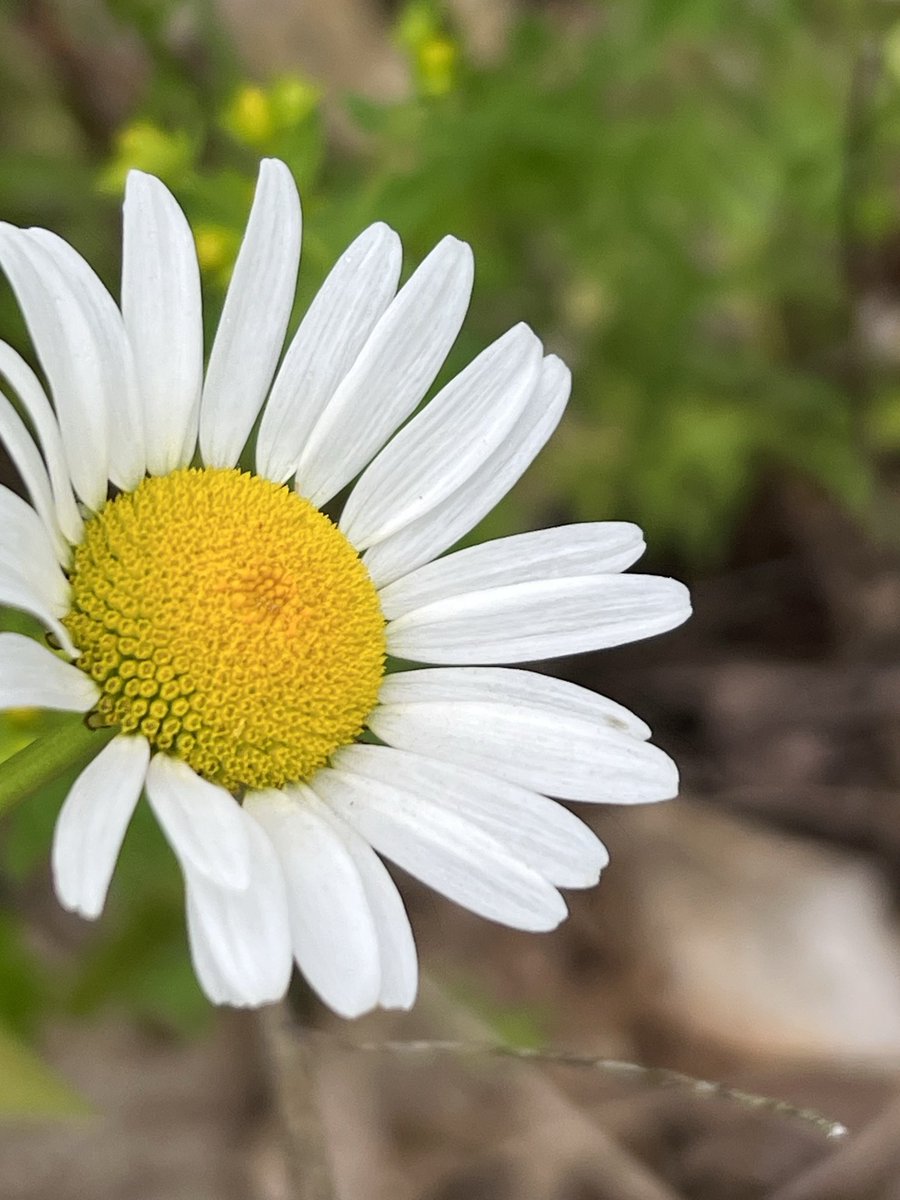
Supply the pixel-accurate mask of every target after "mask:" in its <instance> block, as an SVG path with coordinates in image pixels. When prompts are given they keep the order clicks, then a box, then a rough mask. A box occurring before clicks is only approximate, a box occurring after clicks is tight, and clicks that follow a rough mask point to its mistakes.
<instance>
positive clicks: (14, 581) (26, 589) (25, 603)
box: [0, 568, 76, 658]
mask: <svg viewBox="0 0 900 1200" xmlns="http://www.w3.org/2000/svg"><path fill="white" fill-rule="evenodd" d="M0 605H6V607H7V608H17V609H19V610H20V611H21V612H26V613H30V614H31V616H33V617H34V618H35V619H36V620H38V621H40V622H41V624H42V625H44V626H45V627H46V628H47V629H49V630H50V631H51V633H53V635H54V636H55V637H56V638H57V640H58V641H59V644H60V646H61V647H62V648H63V650H65V652H66V654H68V656H69V657H70V658H75V657H76V650H75V647H74V646H73V644H72V639H71V638H70V637H69V634H68V632H67V631H66V628H65V626H64V625H63V624H62V623H61V622H60V621H59V620H58V619H57V618H56V617H54V616H53V614H52V613H51V612H49V611H48V609H47V605H46V604H45V603H44V601H43V600H42V599H41V598H40V596H38V595H37V593H36V592H35V590H34V588H33V587H32V585H31V584H30V583H29V582H28V581H27V580H26V579H23V578H22V576H21V575H17V574H14V573H13V572H11V571H8V570H6V569H5V568H2V569H0Z"/></svg>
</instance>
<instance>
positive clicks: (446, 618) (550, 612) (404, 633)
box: [387, 575, 691, 663]
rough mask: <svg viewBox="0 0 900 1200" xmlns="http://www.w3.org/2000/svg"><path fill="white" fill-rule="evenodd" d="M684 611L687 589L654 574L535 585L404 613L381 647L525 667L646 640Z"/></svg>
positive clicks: (414, 655) (417, 656)
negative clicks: (543, 660) (519, 663)
mask: <svg viewBox="0 0 900 1200" xmlns="http://www.w3.org/2000/svg"><path fill="white" fill-rule="evenodd" d="M690 611H691V608H690V599H689V596H688V591H687V588H686V587H685V586H684V585H683V584H681V583H678V582H677V581H676V580H674V579H664V578H660V577H658V576H655V575H593V576H586V577H585V576H582V577H579V578H576V579H543V580H534V581H532V582H529V583H516V584H512V585H511V586H509V587H496V588H490V589H488V590H486V591H481V592H467V593H466V594H464V595H462V596H451V597H449V598H448V599H447V600H438V601H436V602H435V603H434V604H429V605H426V607H424V608H417V609H415V610H414V611H413V612H408V613H405V614H404V615H403V616H402V617H400V618H399V619H398V620H396V621H392V622H391V623H390V624H389V625H388V627H387V649H388V653H389V654H393V655H394V656H395V657H397V658H408V659H411V660H412V661H413V662H433V663H504V662H530V661H532V660H535V659H541V658H556V657H558V656H560V655H564V654H581V653H583V652H585V651H587V650H600V649H603V648H605V647H608V646H620V645H622V644H624V643H625V642H635V641H638V640H640V639H641V638H645V637H652V636H653V635H654V634H657V633H663V632H664V631H665V630H667V629H673V628H674V627H675V626H676V625H680V624H681V623H682V622H683V621H686V620H687V618H688V617H689V616H690Z"/></svg>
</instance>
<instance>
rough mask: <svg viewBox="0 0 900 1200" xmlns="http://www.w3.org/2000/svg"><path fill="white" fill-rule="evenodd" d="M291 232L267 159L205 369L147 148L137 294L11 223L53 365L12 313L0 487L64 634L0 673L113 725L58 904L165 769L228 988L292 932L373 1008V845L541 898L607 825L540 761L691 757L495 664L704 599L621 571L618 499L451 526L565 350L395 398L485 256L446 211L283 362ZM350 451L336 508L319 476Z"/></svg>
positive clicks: (82, 906)
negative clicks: (568, 512)
mask: <svg viewBox="0 0 900 1200" xmlns="http://www.w3.org/2000/svg"><path fill="white" fill-rule="evenodd" d="M299 255H300V204H299V199H298V197H297V193H296V189H295V187H294V184H293V181H292V179H291V176H290V174H289V172H288V171H287V169H286V168H285V166H284V165H283V164H282V163H280V162H278V161H276V160H266V161H264V162H263V164H262V167H261V170H260V178H259V184H258V187H257V192H256V197H255V199H254V202H253V208H252V211H251V214H250V219H249V223H248V226H247V231H246V234H245V236H244V240H243V243H242V246H241V249H240V252H239V254H238V258H237V262H236V264H235V268H234V273H233V276H232V280H231V283H230V286H229V289H228V293H227V296H226V299H225V305H224V309H223V313H222V318H221V321H220V324H219V329H218V332H217V334H216V337H215V340H214V342H213V346H212V349H211V351H210V355H209V362H208V365H207V367H206V370H205V372H204V368H203V360H204V354H203V335H202V323H201V298H200V284H199V272H198V267H197V256H196V251H195V247H194V241H193V238H192V236H191V232H190V229H189V227H188V224H187V221H186V220H185V218H184V216H183V214H182V212H181V210H180V209H179V207H178V205H177V204H176V202H175V200H174V199H173V197H172V196H171V194H170V193H169V192H168V191H167V189H166V188H165V187H164V186H163V185H162V184H161V183H160V182H159V181H158V180H157V179H154V178H153V177H151V176H149V175H145V174H141V173H140V172H132V173H131V175H130V176H129V179H128V186H127V191H126V198H125V237H124V254H123V264H124V265H123V277H122V304H121V310H120V309H119V308H118V307H117V306H116V304H115V302H114V301H113V299H112V298H111V297H110V295H109V293H108V292H107V291H106V289H105V288H104V287H103V285H102V284H101V283H100V281H99V280H98V278H97V276H96V275H95V274H94V272H93V271H92V270H91V268H90V267H89V266H88V265H87V263H86V262H84V260H83V259H82V258H81V257H80V256H79V255H78V254H77V253H76V252H75V251H74V250H73V249H72V248H71V247H70V246H68V245H67V244H66V243H65V242H63V241H62V240H61V239H59V238H58V237H56V236H55V235H53V234H52V233H49V232H47V231H45V230H39V229H34V230H21V229H16V228H13V227H12V226H9V225H0V266H2V268H3V270H4V271H5V273H6V275H7V277H8V279H9V281H10V283H11V285H12V288H13V290H14V292H15V294H16V296H17V298H18V300H19V303H20V306H21V308H22V311H23V313H24V316H25V319H26V322H27V324H28V327H29V331H30V333H31V337H32V340H33V343H34V348H35V352H36V354H37V357H38V359H39V362H40V366H41V368H42V372H43V376H44V380H43V381H42V380H40V379H39V378H38V377H37V376H36V375H35V374H34V372H33V371H32V370H31V369H30V368H29V367H28V365H27V364H26V363H25V362H24V360H23V359H21V358H20V357H19V355H17V354H16V353H15V351H13V350H12V349H11V348H10V347H9V346H6V345H3V344H0V376H2V378H4V379H5V380H6V383H7V384H8V385H9V386H10V387H11V388H12V389H13V390H14V391H15V393H16V394H17V396H18V398H19V401H20V402H21V404H22V406H23V407H24V408H25V410H26V411H27V413H28V415H29V417H30V419H31V424H32V426H33V429H34V432H35V437H32V434H31V433H30V432H29V430H28V428H27V427H26V426H25V424H24V423H23V422H22V420H21V419H20V418H19V416H18V415H17V413H16V410H15V409H14V408H13V406H12V404H11V403H10V402H9V401H8V399H6V397H3V396H0V436H2V438H3V440H4V441H5V443H6V445H7V448H8V450H9V452H10V454H11V456H12V457H13V459H14V461H15V463H16V466H17V468H18V470H19V473H20V475H21V477H22V480H23V482H24V485H25V488H26V490H27V492H28V494H29V497H30V501H31V503H30V504H29V503H27V502H26V501H25V500H22V499H21V498H20V497H18V496H17V495H15V494H14V493H12V492H11V491H9V490H8V489H5V488H3V489H0V510H2V511H0V515H2V517H3V520H2V522H0V603H3V604H8V605H12V606H14V607H18V608H20V609H23V610H24V611H26V612H29V613H31V614H32V615H34V616H35V617H37V618H38V619H39V620H40V621H42V622H43V624H44V625H45V627H46V628H47V630H48V631H49V633H51V634H52V635H54V637H55V639H56V641H57V643H58V645H59V646H60V647H61V652H60V653H59V654H57V653H54V652H52V651H51V650H50V649H48V648H45V647H43V646H41V645H40V644H39V643H38V642H36V641H33V640H31V639H28V638H25V637H23V636H21V635H17V634H12V633H6V634H0V706H2V707H5V708H14V707H24V706H39V707H46V708H57V709H68V710H71V711H73V712H84V713H87V714H89V719H90V723H91V724H92V726H94V727H101V726H102V727H107V729H109V728H110V727H111V728H112V729H113V730H114V736H113V737H112V740H103V739H100V741H99V744H100V745H102V749H99V752H98V753H97V755H96V756H95V758H94V759H93V760H92V761H91V762H90V763H89V765H88V766H87V767H86V768H85V769H84V771H83V772H82V773H81V775H80V777H79V778H78V779H77V781H76V782H75V784H74V786H73V788H72V790H71V792H70V793H69V795H68V797H67V799H66V801H65V803H64V804H63V807H62V810H61V812H60V815H59V818H58V821H57V825H56V831H55V836H54V844H53V871H54V881H55V886H56V890H57V893H58V895H59V898H60V901H61V902H62V904H63V905H65V906H66V907H67V908H69V909H72V910H74V911H77V912H80V913H81V914H82V915H84V916H87V917H96V916H97V915H98V914H99V913H100V911H101V909H102V907H103V904H104V901H105V897H106V892H107V889H108V886H109V882H110V879H111V876H112V873H113V869H114V866H115V861H116V858H117V856H118V852H119V847H120V846H121V843H122V839H123V837H124V835H125V830H126V827H127V825H128V823H129V821H130V818H131V814H132V812H133V810H134V807H135V805H136V803H137V801H138V799H139V797H140V795H141V793H142V792H146V796H147V799H148V801H149V803H150V805H151V806H152V808H153V810H154V812H155V814H156V816H157V818H158V820H159V822H160V824H161V826H162V828H163V830H164V832H165V834H166V836H167V838H168V839H169V841H170V843H171V845H172V847H173V850H174V851H175V854H176V856H177V857H178V860H179V862H180V864H181V868H182V871H183V874H184V880H185V892H186V903H187V921H188V931H189V936H190V943H191V952H192V956H193V960H194V965H195V968H196V971H197V975H198V977H199V980H200V983H201V985H202V986H203V988H204V990H205V991H206V993H207V994H208V995H209V996H210V998H211V999H212V1000H214V1001H216V1002H219V1003H230V1004H238V1005H255V1004H261V1003H265V1002H267V1001H271V1000H274V999H277V998H278V997H279V996H280V995H281V994H283V992H284V990H285V988H286V986H287V982H288V979H289V976H290V971H291V964H292V960H293V959H296V961H297V963H298V964H299V966H300V968H301V970H302V971H303V972H304V974H305V975H306V977H307V978H308V980H309V982H310V983H311V985H312V986H313V988H314V989H315V990H316V991H317V992H318V993H319V994H320V995H321V996H322V998H323V999H324V1000H325V1001H326V1002H327V1003H328V1004H330V1005H331V1006H332V1007H333V1008H334V1009H335V1010H336V1011H337V1012H339V1013H342V1014H344V1015H348V1016H352V1015H357V1014H359V1013H361V1012H364V1011H366V1010H368V1009H370V1008H372V1007H374V1006H376V1005H382V1006H385V1007H408V1006H409V1005H410V1004H411V1003H412V1002H413V999H414V997H415V991H416V978H417V967H416V954H415V948H414V944H413V940H412V934H411V931H410V927H409V922H408V920H407V917H406V913H405V910H404V907H403V903H402V901H401V899H400V896H399V893H398V892H397V889H396V887H395V885H394V883H393V882H392V880H391V877H390V875H389V874H388V872H387V870H386V869H385V867H384V865H383V863H382V861H381V859H380V858H379V854H381V855H384V856H385V857H386V858H389V859H391V860H393V861H394V862H396V863H398V864H399V865H400V866H402V867H404V868H405V869H407V870H408V871H410V872H411V873H412V874H413V875H416V876H418V877H419V878H420V879H422V880H423V881H424V882H426V883H429V884H431V885H432V886H434V887H435V888H436V889H437V890H439V891H441V892H442V893H444V894H445V895H446V896H448V897H450V898H451V899H453V900H456V901H457V902H458V903H460V904H463V905H465V906H467V907H468V908H471V909H472V910H474V911H475V912H478V913H480V914H482V915H483V916H486V917H489V918H492V919H494V920H497V921H500V922H503V923H505V924H508V925H512V926H515V927H517V928H521V929H533V930H538V929H550V928H552V927H554V926H555V925H556V924H558V922H559V921H560V920H561V919H562V918H563V916H564V915H565V912H566V909H565V904H564V902H563V900H562V897H561V896H560V893H559V891H558V888H560V887H587V886H590V885H592V884H593V883H595V882H596V880H597V878H598V877H599V873H600V870H601V869H602V867H603V866H604V865H605V863H606V861H607V856H606V851H605V849H604V847H603V846H602V844H601V843H600V842H599V841H598V840H597V838H596V837H595V835H594V834H593V833H592V832H591V830H590V829H588V827H587V826H586V825H584V824H583V823H582V822H581V821H579V820H578V819H577V818H576V817H575V816H574V815H573V814H572V813H571V812H570V811H569V810H568V809H566V808H564V807H563V806H562V805H560V804H559V803H557V801H556V800H551V799H548V797H549V796H554V797H558V798H560V799H564V800H576V801H588V802H598V801H599V802H609V803H634V802H643V801H651V800H660V799H664V798H666V797H669V796H671V795H673V794H674V792H675V790H676V787H677V774H676V771H675V768H674V766H673V764H672V763H671V761H670V760H669V759H668V758H667V757H666V755H665V754H663V753H662V752H661V751H660V750H658V749H656V748H655V747H653V746H651V745H650V744H649V743H648V741H647V739H648V737H649V730H648V729H647V728H646V726H645V725H644V724H643V723H642V722H641V721H639V720H638V719H637V718H636V717H634V716H632V715H631V714H630V713H628V712H627V711H626V710H624V709H622V708H621V707H620V706H619V705H617V704H615V703H614V702H612V701H611V700H607V699H604V698H603V697H600V696H596V695H594V694H593V693H591V692H589V691H586V690H585V689H583V688H580V687H576V686H574V685H572V684H568V683H563V682H561V681H559V680H555V679H551V678H548V677H546V676H543V675H538V674H535V673H532V672H529V671H523V670H518V669H511V668H510V667H508V666H504V665H498V664H510V663H518V662H525V661H531V660H535V659H541V658H551V657H553V656H556V655H562V654H572V653H577V652H580V651H586V650H593V649H597V648H600V647H603V646H613V645H618V644H620V643H623V642H628V641H633V640H635V639H637V638H642V637H647V636H649V635H651V634H654V633H659V632H661V631H663V630H665V629H670V628H672V627H673V626H675V625H677V624H679V623H680V622H681V621H683V620H684V619H685V617H686V616H687V615H688V612H689V604H688V599H687V594H686V592H685V589H684V588H683V587H682V586H681V585H680V584H678V583H676V582H674V581H673V580H669V579H659V578H655V577H652V576H641V575H627V574H623V572H624V571H625V569H626V568H628V567H629V566H631V565H632V563H633V562H634V561H635V560H636V559H637V558H638V557H639V555H640V554H641V552H642V550H643V548H644V546H643V540H642V537H641V534H640V531H639V530H638V529H637V528H635V527H634V526H632V525H628V524H624V523H610V522H607V523H597V524H583V525H575V526H564V527H560V528H554V529H544V530H540V531H537V532H534V533H527V534H521V535H518V536H515V537H509V538H503V539H500V540H498V541H494V542H488V543H485V544H482V545H479V546H475V547H472V548H470V549H466V550H459V551H456V552H454V553H450V554H448V555H446V556H444V557H438V556H439V555H442V554H443V552H444V551H446V550H447V549H448V548H450V547H452V546H453V544H454V543H455V542H457V541H458V540H459V539H460V538H461V537H462V536H463V535H464V534H465V533H467V532H468V531H469V530H470V529H471V528H472V527H473V526H474V525H475V524H476V523H477V522H478V521H479V520H480V519H481V518H482V517H483V516H484V515H485V514H486V513H487V512H488V511H489V510H490V509H491V508H492V507H493V506H494V504H495V503H496V502H497V501H498V500H499V499H500V497H501V496H503V495H504V493H505V492H506V491H507V490H508V489H509V488H510V487H511V486H512V485H513V484H514V483H515V481H516V480H517V479H518V478H519V476H520V475H521V474H522V473H523V472H524V470H525V469H526V468H527V467H528V465H529V464H530V463H531V461H532V460H533V458H534V457H535V455H536V454H537V453H538V451H539V450H540V449H541V447H542V446H543V445H544V443H545V442H546V440H547V439H548V437H549V436H550V434H551V433H552V431H553V429H554V428H555V426H556V424H557V422H558V421H559V418H560V416H561V414H562V411H563V408H564V407H565V404H566V401H567V399H568V394H569V373H568V371H567V370H566V368H565V367H564V365H563V364H562V363H561V362H560V361H559V360H558V359H557V358H555V357H553V356H552V355H550V356H545V355H544V352H543V349H542V346H541V344H540V342H539V340H538V339H537V337H536V336H535V335H534V334H533V333H532V332H531V331H530V330H529V329H528V328H527V327H525V326H524V325H518V326H516V327H515V328H513V329H511V330H510V331H509V332H508V333H506V334H505V335H504V336H503V337H501V338H499V339H498V340H497V341H496V342H495V343H493V345H491V346H489V347H487V349H485V350H484V351H483V352H482V353H481V354H480V355H479V356H478V357H477V358H476V359H475V360H474V361H473V362H472V363H471V364H470V365H469V366H468V367H467V368H466V369H465V370H463V371H462V372H461V373H460V374H459V375H458V376H457V377H456V378H455V379H452V380H451V381H450V382H449V383H448V384H447V385H446V386H445V387H444V388H443V389H442V390H441V391H440V392H438V394H437V395H436V396H435V397H434V398H433V399H432V400H431V401H430V402H429V403H428V404H427V405H426V406H425V407H424V408H423V409H422V411H421V412H419V413H418V414H417V415H415V416H412V419H411V420H408V418H410V416H411V414H413V413H414V412H415V410H416V409H417V408H418V407H419V405H420V403H421V401H422V400H423V398H424V397H425V395H426V393H427V392H428V390H429V388H430V386H431V384H432V383H433V381H434V378H435V376H436V375H437V372H438V370H439V369H440V367H441V364H442V363H443V361H444V358H445V357H446V355H447V352H448V350H449V349H450V346H451V345H452V343H453V341H454V339H455V337H456V335H457V333H458V331H459V328H460V325H461V323H462V320H463V316H464V314H465V310H466V307H467V304H468V300H469V294H470V291H471V287H472V274H473V269H472V257H471V253H470V251H469V248H468V247H467V246H465V245H464V244H463V243H461V242H459V241H457V240H456V239H454V238H452V237H448V238H445V239H444V241H443V242H441V243H440V244H439V245H438V246H437V247H436V248H435V249H434V250H433V251H432V253H431V254H430V255H429V256H428V257H427V258H426V260H425V261H424V262H423V263H422V264H421V265H420V266H419V267H418V269H417V270H415V271H414V272H413V273H412V275H411V276H410V277H409V279H408V280H407V282H406V283H405V284H404V286H403V287H401V288H399V290H398V282H399V277H400V244H399V239H398V238H397V235H396V234H395V233H394V232H393V231H392V230H391V229H389V228H388V227H387V226H385V225H380V224H379V225H373V226H372V227H371V228H369V229H367V230H365V231H364V232H363V233H362V234H361V235H360V236H359V237H358V238H357V239H356V241H355V242H354V243H353V244H352V245H351V246H350V247H349V249H348V250H347V251H346V252H345V253H344V255H343V256H342V257H341V258H340V259H339V260H338V262H337V263H336V265H335V266H334V268H333V270H332V271H331V273H330V275H329V276H328V278H327V279H326V281H325V283H324V285H323V286H322V289H321V290H320V292H319V293H318V295H317V296H316V297H315V299H314V300H313V302H312V304H311V306H310V308H309V310H308V312H307V313H306V315H305V316H304V318H303V320H302V321H301V323H300V326H299V328H298V329H297V332H296V333H295V335H294V336H293V338H292V340H291V342H290V344H289V346H288V349H287V351H286V352H285V354H284V357H283V359H282V361H281V362H280V365H279V359H280V358H281V353H282V346H283V341H284V336H285V331H286V328H287V323H288V318H289V315H290V311H291V306H292V302H293V294H294V284H295V280H296V274H297V268H298V263H299ZM48 393H49V397H52V404H51V400H50V398H48ZM260 413H262V415H261V417H260ZM258 418H259V425H258V433H257V436H256V440H255V471H254V472H250V471H247V470H242V469H241V468H240V467H239V462H240V461H241V456H242V455H243V454H244V452H245V448H246V444H247V442H248V438H249V435H250V433H251V430H252V429H253V427H254V425H255V424H256V422H257V419H258ZM354 480H355V481H356V482H355V483H354V485H353V488H352V490H351V491H350V494H349V497H348V499H347V501H346V503H345V504H344V507H343V511H342V513H341V516H340V519H339V520H338V522H337V523H336V524H335V523H334V522H333V521H332V520H331V519H330V518H329V517H328V516H326V515H325V514H324V513H323V512H322V511H321V510H322V507H323V506H324V505H325V504H327V503H328V502H329V501H332V500H333V499H334V497H335V496H336V495H337V494H338V493H339V492H341V491H342V490H343V489H344V488H345V487H346V486H347V485H348V484H350V483H353V481H354ZM398 659H399V660H407V664H408V662H413V663H417V664H427V665H426V666H424V667H417V668H415V669H411V670H410V669H396V670H393V669H391V668H392V667H393V666H395V665H397V664H395V662H394V661H392V660H398ZM364 733H365V734H366V735H367V740H366V741H365V742H361V741H360V738H361V736H362V735H363V734H364ZM376 852H377V853H376Z"/></svg>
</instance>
